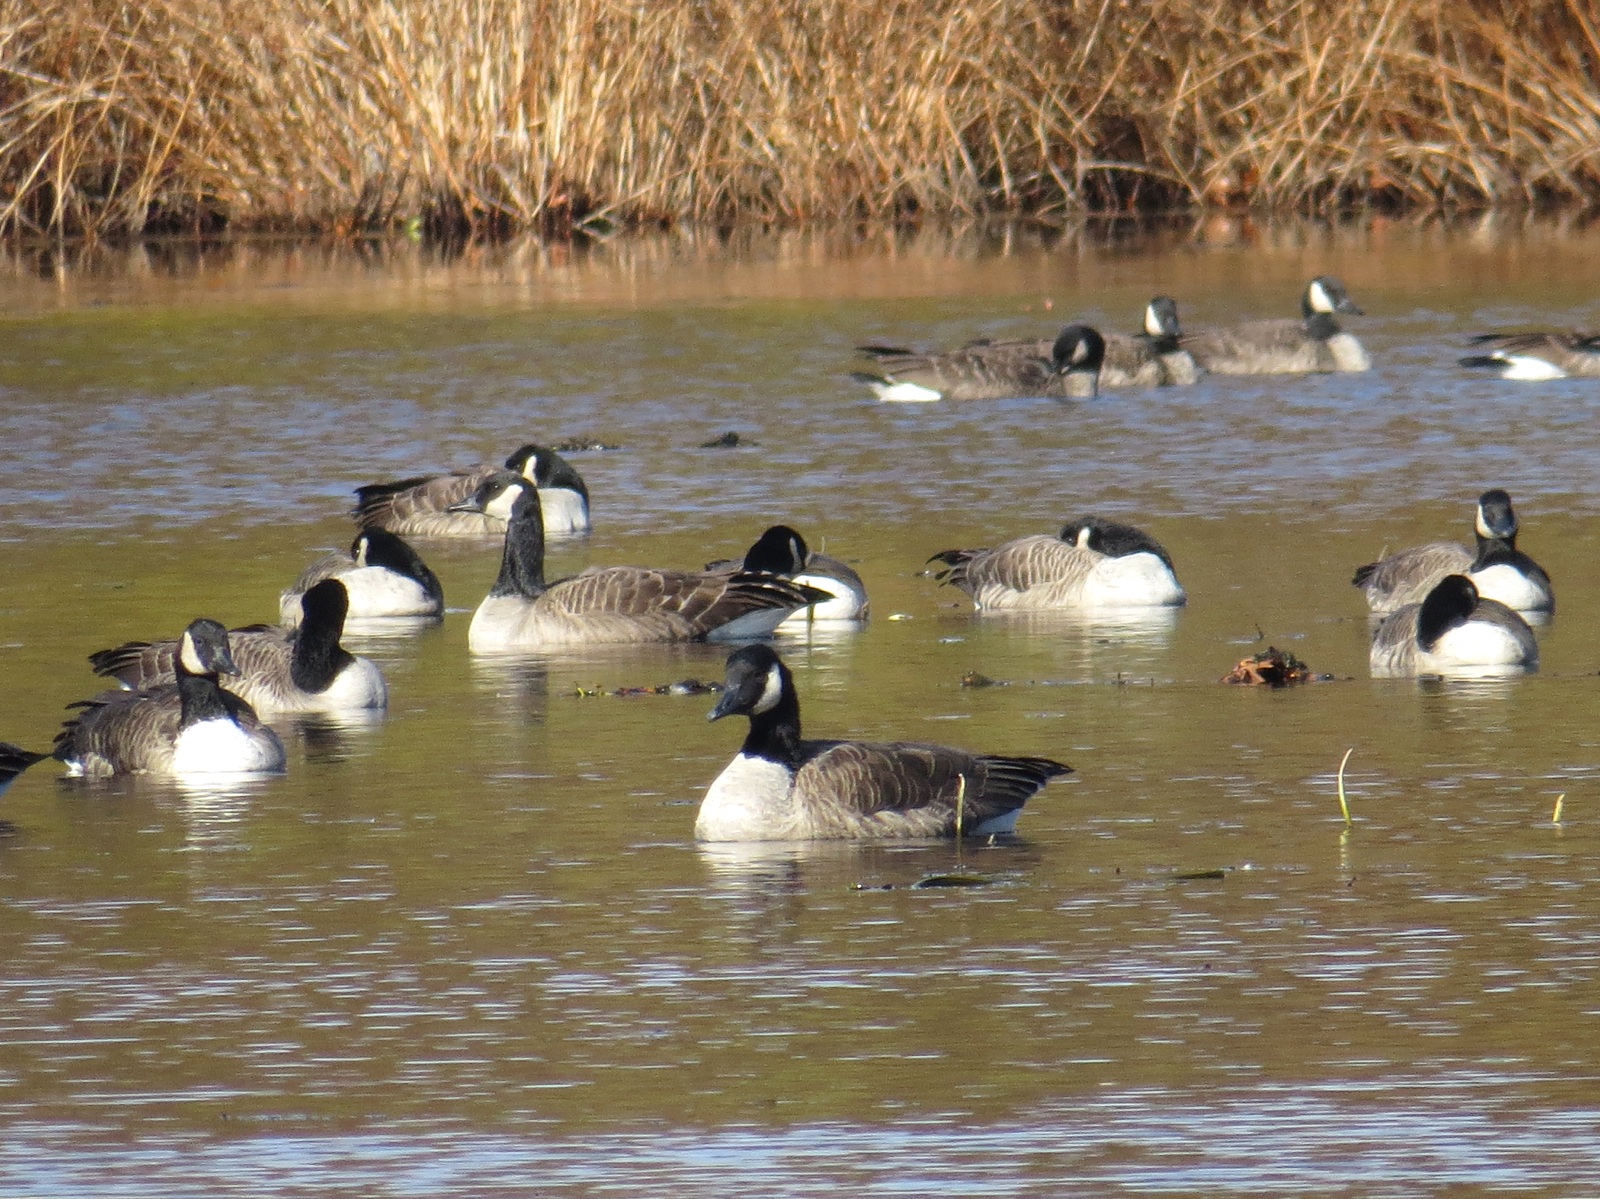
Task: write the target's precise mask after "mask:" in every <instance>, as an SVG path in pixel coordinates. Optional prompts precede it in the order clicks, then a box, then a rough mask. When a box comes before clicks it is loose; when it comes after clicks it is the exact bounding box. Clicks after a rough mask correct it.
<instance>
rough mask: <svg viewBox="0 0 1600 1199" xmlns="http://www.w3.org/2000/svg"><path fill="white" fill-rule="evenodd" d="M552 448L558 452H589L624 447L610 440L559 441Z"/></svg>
mask: <svg viewBox="0 0 1600 1199" xmlns="http://www.w3.org/2000/svg"><path fill="white" fill-rule="evenodd" d="M550 448H551V449H552V450H554V451H555V452H556V453H558V454H588V453H592V452H594V451H596V450H620V449H621V448H622V447H621V446H620V445H617V444H615V443H614V442H610V441H558V442H556V444H555V445H553V446H551V447H550Z"/></svg>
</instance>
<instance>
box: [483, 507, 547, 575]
mask: <svg viewBox="0 0 1600 1199" xmlns="http://www.w3.org/2000/svg"><path fill="white" fill-rule="evenodd" d="M546 587H547V584H546V583H545V581H544V514H543V512H541V511H540V508H539V497H538V495H537V494H535V492H534V490H533V488H531V487H529V488H527V489H526V490H524V491H523V493H522V494H521V495H519V496H518V497H517V502H516V503H515V504H514V505H513V506H512V508H511V520H510V521H509V522H508V523H507V524H506V547H505V551H504V552H503V553H502V554H501V556H500V575H499V577H498V578H496V579H495V581H494V586H493V587H491V588H490V589H489V594H490V595H492V596H502V595H520V596H524V597H525V598H527V599H535V598H537V597H538V596H541V595H543V594H544V593H545V590H546Z"/></svg>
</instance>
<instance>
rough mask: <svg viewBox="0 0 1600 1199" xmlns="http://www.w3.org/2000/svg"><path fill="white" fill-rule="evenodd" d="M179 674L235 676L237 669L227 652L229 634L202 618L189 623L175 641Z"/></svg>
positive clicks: (218, 625) (213, 622) (214, 622)
mask: <svg viewBox="0 0 1600 1199" xmlns="http://www.w3.org/2000/svg"><path fill="white" fill-rule="evenodd" d="M176 665H177V670H178V672H179V673H180V674H192V675H207V674H209V675H219V674H226V675H237V674H238V673H239V667H238V665H237V664H236V663H235V662H234V660H233V651H232V650H230V649H229V648H228V630H227V629H225V628H223V627H222V625H220V624H218V623H217V622H216V621H214V620H207V619H205V618H204V617H202V618H201V619H199V620H194V621H190V622H189V627H188V628H186V629H184V630H183V636H182V637H180V638H179V639H178V653H177V655H176Z"/></svg>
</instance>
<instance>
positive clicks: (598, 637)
mask: <svg viewBox="0 0 1600 1199" xmlns="http://www.w3.org/2000/svg"><path fill="white" fill-rule="evenodd" d="M459 506H460V507H461V508H463V509H464V510H466V511H470V512H487V513H489V514H491V515H493V516H495V517H496V518H497V519H499V520H502V521H505V522H506V539H505V549H504V552H503V555H502V557H501V560H500V575H499V577H498V578H497V579H496V580H495V583H494V586H493V587H492V588H490V590H489V595H488V597H487V598H486V599H485V600H484V601H483V603H481V604H479V605H478V610H477V611H476V612H475V613H473V616H472V625H471V627H470V628H469V629H468V631H467V646H468V648H470V649H471V650H473V651H474V652H478V653H482V652H492V651H495V650H506V649H539V648H545V647H553V646H563V645H594V644H604V643H608V642H628V643H639V642H653V641H703V640H712V641H739V640H744V639H747V638H751V637H765V636H766V635H768V634H769V633H771V632H772V631H773V630H774V629H775V628H777V626H778V625H779V624H780V623H781V622H782V621H783V619H784V618H785V617H787V616H789V615H791V614H792V613H794V612H798V611H799V610H800V609H802V608H804V607H806V606H807V605H809V604H814V603H820V602H821V601H823V600H826V599H828V598H830V597H829V596H828V595H827V594H826V593H824V592H821V591H817V590H814V589H812V588H810V587H805V586H802V585H800V584H798V583H793V582H790V581H789V580H788V579H784V578H778V577H774V576H772V575H752V574H748V573H746V572H743V571H739V572H736V573H733V574H719V573H715V572H708V571H674V570H650V569H646V568H643V567H637V566H608V567H597V566H591V567H589V568H588V569H587V570H585V571H583V572H582V573H581V574H577V575H574V576H573V577H571V578H569V579H558V580H557V581H556V582H554V583H547V582H545V577H544V528H543V524H542V521H541V519H540V515H539V494H538V492H536V491H535V490H534V488H533V487H531V486H529V484H528V481H527V480H526V479H524V478H522V477H521V476H520V475H516V474H512V473H511V472H503V473H501V474H498V475H495V476H493V477H492V478H490V479H489V480H488V481H487V482H485V483H483V484H482V485H480V486H479V488H478V490H477V491H476V492H475V493H474V495H473V496H472V498H471V499H469V500H466V501H463V503H462V504H461V505H459Z"/></svg>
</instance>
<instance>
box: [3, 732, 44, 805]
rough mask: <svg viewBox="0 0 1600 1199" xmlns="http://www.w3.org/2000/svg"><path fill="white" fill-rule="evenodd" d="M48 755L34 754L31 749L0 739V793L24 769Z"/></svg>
mask: <svg viewBox="0 0 1600 1199" xmlns="http://www.w3.org/2000/svg"><path fill="white" fill-rule="evenodd" d="M49 756H50V755H49V754H36V753H34V752H33V751H32V750H31V749H23V748H22V746H20V745H12V744H11V742H9V741H0V795H4V794H5V793H6V791H7V790H8V789H9V788H10V786H11V784H12V783H14V782H16V781H17V776H18V775H20V774H21V773H22V772H23V771H24V770H26V769H27V768H28V767H30V766H32V765H33V764H34V763H35V762H42V761H44V760H45V759H46V758H48V757H49Z"/></svg>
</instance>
